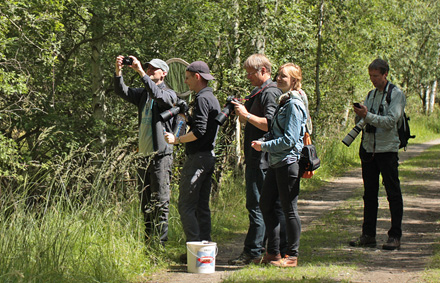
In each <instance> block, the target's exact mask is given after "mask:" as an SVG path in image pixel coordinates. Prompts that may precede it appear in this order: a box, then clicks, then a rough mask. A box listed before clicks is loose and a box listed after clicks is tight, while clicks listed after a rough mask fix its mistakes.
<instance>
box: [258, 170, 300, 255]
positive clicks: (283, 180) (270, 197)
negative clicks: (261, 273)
mask: <svg viewBox="0 0 440 283" xmlns="http://www.w3.org/2000/svg"><path fill="white" fill-rule="evenodd" d="M299 190H300V175H299V165H298V162H295V163H292V164H289V165H285V166H282V167H279V168H269V169H268V170H267V174H266V179H265V181H264V186H263V191H262V192H261V200H260V208H261V211H262V213H263V217H264V223H265V224H266V235H267V252H268V253H270V254H278V253H280V241H281V239H280V226H281V225H280V220H279V216H278V215H277V211H276V206H275V204H276V203H277V201H278V199H279V201H280V202H281V206H282V209H283V212H284V216H285V221H286V231H287V242H288V246H287V251H286V254H287V255H289V256H298V249H299V240H300V236H301V220H300V217H299V214H298V195H299Z"/></svg>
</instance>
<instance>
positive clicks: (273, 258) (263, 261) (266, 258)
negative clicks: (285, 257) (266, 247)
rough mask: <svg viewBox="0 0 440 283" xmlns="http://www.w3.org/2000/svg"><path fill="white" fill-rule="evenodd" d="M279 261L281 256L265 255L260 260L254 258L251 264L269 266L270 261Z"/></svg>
mask: <svg viewBox="0 0 440 283" xmlns="http://www.w3.org/2000/svg"><path fill="white" fill-rule="evenodd" d="M280 259H281V254H277V255H274V254H270V253H266V254H265V255H264V256H263V257H262V258H256V259H254V260H253V261H252V262H253V263H255V264H269V263H270V262H271V261H277V260H280Z"/></svg>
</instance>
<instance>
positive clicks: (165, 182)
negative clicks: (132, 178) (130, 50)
mask: <svg viewBox="0 0 440 283" xmlns="http://www.w3.org/2000/svg"><path fill="white" fill-rule="evenodd" d="M126 65H127V66H128V67H130V68H132V69H133V70H135V71H136V72H137V73H138V74H139V75H140V77H141V81H142V83H143V84H144V87H143V88H131V87H127V86H126V85H125V83H124V79H123V77H122V68H123V67H124V66H126ZM115 66H116V73H115V78H114V82H115V92H116V94H117V95H119V96H120V97H122V98H123V99H124V100H126V101H128V102H130V103H133V104H134V105H136V106H137V107H138V119H139V120H138V125H139V153H140V154H142V155H143V156H144V158H143V159H142V164H141V165H140V166H139V168H138V188H139V196H140V201H141V210H142V212H143V214H144V220H145V236H146V239H147V240H150V239H153V238H158V240H159V241H160V243H161V244H162V245H164V244H165V242H166V241H167V240H168V214H169V202H170V181H171V166H172V163H173V146H172V145H169V144H167V143H166V142H165V140H164V138H163V133H164V131H168V132H171V131H172V119H171V120H168V121H166V122H163V121H162V120H161V119H160V113H162V112H163V111H165V110H168V109H170V108H171V107H173V105H174V104H175V103H176V102H177V95H176V93H175V92H174V91H173V90H171V89H170V88H168V87H166V85H165V83H164V79H165V76H166V75H167V73H168V71H169V67H168V65H167V63H165V62H164V61H162V60H160V59H153V60H151V61H150V62H148V63H147V71H146V72H145V71H144V69H143V68H142V65H141V63H140V61H139V60H138V59H137V58H136V57H134V56H129V57H128V58H127V57H124V56H118V57H117V58H116V64H115Z"/></svg>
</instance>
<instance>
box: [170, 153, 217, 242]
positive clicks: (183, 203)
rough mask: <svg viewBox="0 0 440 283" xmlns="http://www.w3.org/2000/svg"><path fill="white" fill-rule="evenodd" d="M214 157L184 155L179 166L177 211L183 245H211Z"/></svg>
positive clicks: (206, 154) (204, 154)
mask: <svg viewBox="0 0 440 283" xmlns="http://www.w3.org/2000/svg"><path fill="white" fill-rule="evenodd" d="M215 160H216V159H215V156H214V155H213V153H211V152H199V153H196V154H191V155H187V157H186V160H185V163H184V165H183V169H182V173H181V177H180V185H179V203H178V209H179V214H180V220H181V221H182V226H183V231H184V232H185V236H186V241H187V242H191V241H204V240H206V241H211V210H210V208H209V197H210V194H211V184H212V174H213V173H214V165H215Z"/></svg>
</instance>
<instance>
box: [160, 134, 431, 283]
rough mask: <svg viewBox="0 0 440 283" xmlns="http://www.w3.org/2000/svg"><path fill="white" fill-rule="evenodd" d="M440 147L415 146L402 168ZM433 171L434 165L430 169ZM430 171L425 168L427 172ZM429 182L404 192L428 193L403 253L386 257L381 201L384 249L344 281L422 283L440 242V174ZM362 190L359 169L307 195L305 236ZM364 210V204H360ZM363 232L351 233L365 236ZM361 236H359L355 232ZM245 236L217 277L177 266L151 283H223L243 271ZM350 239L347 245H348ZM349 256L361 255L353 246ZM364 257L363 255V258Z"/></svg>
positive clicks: (411, 220)
mask: <svg viewBox="0 0 440 283" xmlns="http://www.w3.org/2000/svg"><path fill="white" fill-rule="evenodd" d="M436 144H440V139H438V140H434V141H431V142H427V143H424V144H416V145H410V147H409V148H408V150H407V151H401V152H400V153H399V158H400V162H404V161H405V160H407V159H409V158H412V157H415V156H417V155H419V154H421V153H422V152H423V151H424V150H426V149H427V148H429V147H431V146H433V145H436ZM427 167H429V165H427ZM425 169H426V168H424V170H425ZM425 180H426V181H425V182H423V183H420V182H419V181H418V182H417V184H412V182H411V181H404V182H402V184H401V185H402V187H406V186H408V187H410V186H415V185H417V186H419V187H420V188H422V189H423V190H422V191H420V194H419V195H417V196H411V197H410V198H408V197H407V198H405V196H404V210H405V211H404V219H403V229H404V237H403V238H402V248H401V250H399V251H391V252H390V251H383V250H382V249H381V244H382V243H383V242H384V241H386V232H387V229H388V226H389V213H387V211H388V209H387V207H388V204H387V201H386V198H385V197H381V198H380V208H384V209H381V212H380V213H379V216H378V227H377V240H378V248H376V249H361V250H360V251H361V253H362V255H363V263H362V266H359V267H358V270H357V271H355V272H354V273H353V274H350V275H349V276H348V277H347V276H344V277H343V278H342V277H341V278H339V279H341V280H342V279H344V280H350V282H402V283H403V282H420V275H421V271H423V270H424V269H425V267H426V264H427V263H428V260H429V257H430V256H432V254H433V243H434V241H435V240H436V239H438V238H439V237H440V223H439V222H438V220H439V219H440V198H439V197H438V195H439V192H438V188H440V176H439V175H438V172H435V174H434V173H433V174H431V178H426V179H425ZM361 187H362V178H361V170H360V168H359V169H355V170H352V171H349V172H347V173H346V174H345V175H344V176H342V177H339V178H336V179H334V180H331V181H329V182H328V183H326V184H325V185H324V186H323V187H322V188H320V189H319V190H318V191H316V192H314V193H310V194H307V195H304V196H303V198H301V200H300V201H299V211H300V215H301V222H302V226H303V228H304V229H303V231H307V226H308V224H310V223H311V222H312V221H313V220H315V219H318V218H319V217H320V216H322V215H323V214H324V213H327V212H329V211H331V210H332V209H334V208H336V207H339V206H340V205H342V204H343V203H344V202H345V201H346V200H347V199H349V198H351V197H353V196H355V195H356V194H359V189H360V188H361ZM360 205H362V203H360ZM360 224H361V223H359V226H358V227H349V229H353V231H359V233H360ZM355 233H356V232H355ZM244 236H245V235H241V236H240V237H237V238H236V239H234V240H233V241H231V242H230V243H227V244H225V245H221V246H219V251H218V255H217V257H216V272H215V273H212V274H191V273H187V272H186V266H184V265H181V266H173V267H171V268H170V270H169V271H168V272H167V273H166V274H157V275H155V276H154V277H153V280H152V281H151V282H157V283H161V282H173V283H174V282H176V283H177V282H178V283H194V282H221V281H222V279H224V278H226V277H227V276H228V275H229V273H231V272H233V271H234V270H237V269H238V268H240V267H235V266H229V265H228V264H227V261H228V259H231V258H234V257H236V256H238V255H239V254H240V253H241V251H242V248H243V241H244ZM348 240H349V239H347V242H348ZM345 251H346V252H347V253H353V252H356V253H359V249H357V250H356V251H354V250H353V248H351V247H349V246H348V245H347V248H346V249H345ZM357 256H358V255H357Z"/></svg>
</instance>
